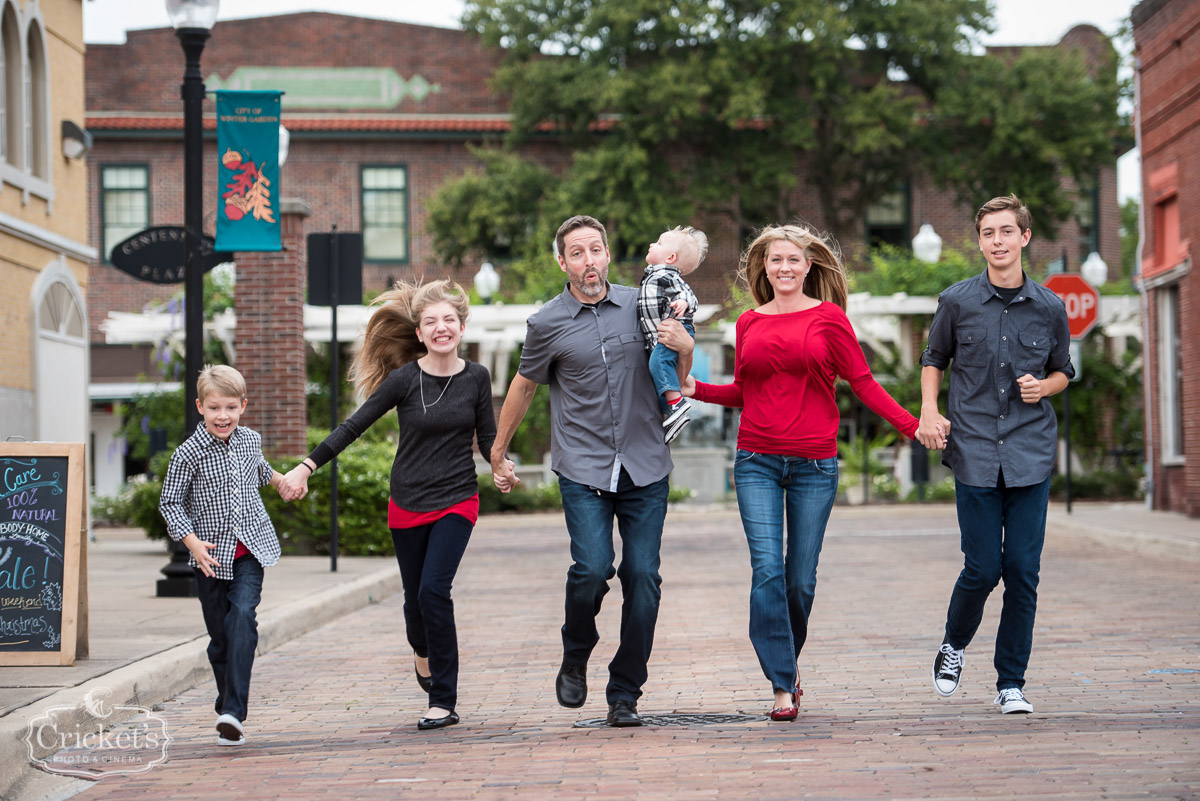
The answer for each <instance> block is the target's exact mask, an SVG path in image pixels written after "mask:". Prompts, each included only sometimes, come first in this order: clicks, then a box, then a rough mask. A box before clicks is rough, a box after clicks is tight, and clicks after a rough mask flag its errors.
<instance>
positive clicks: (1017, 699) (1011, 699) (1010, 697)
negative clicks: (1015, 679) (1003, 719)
mask: <svg viewBox="0 0 1200 801" xmlns="http://www.w3.org/2000/svg"><path fill="white" fill-rule="evenodd" d="M992 703H993V704H999V705H1000V711H1001V712H1003V713H1004V714H1006V715H1010V714H1012V713H1013V712H1025V713H1029V712H1032V711H1033V704H1031V703H1029V699H1028V698H1026V697H1025V693H1023V692H1021V691H1020V689H1018V688H1016V687H1005V688H1004V689H1003V690H1001V691H1000V694H999V695H997V696H996V700H995V701H992Z"/></svg>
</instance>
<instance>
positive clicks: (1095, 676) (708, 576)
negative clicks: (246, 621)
mask: <svg viewBox="0 0 1200 801" xmlns="http://www.w3.org/2000/svg"><path fill="white" fill-rule="evenodd" d="M956 532H957V529H956V527H955V523H954V517H953V510H952V509H950V508H947V507H940V506H934V507H926V508H922V509H914V508H912V507H907V508H904V509H883V508H876V509H865V510H851V509H847V508H843V507H839V508H837V509H836V510H835V512H834V519H833V521H832V523H831V528H830V533H829V535H828V536H827V538H826V542H825V548H824V552H823V554H822V560H821V569H820V580H819V584H818V588H817V596H816V605H815V608H814V617H813V624H812V633H811V635H810V638H809V643H808V647H807V648H806V650H805V653H804V655H803V656H802V658H801V669H802V670H801V686H802V687H803V688H804V690H805V696H804V698H803V699H802V703H801V716H800V718H799V719H798V720H797V721H796V722H794V723H790V724H789V723H768V722H760V721H755V722H749V723H725V724H721V725H699V724H697V723H693V724H691V725H687V726H683V727H680V726H646V727H643V728H641V729H623V730H613V729H607V728H597V729H588V728H574V727H573V724H574V723H575V722H576V721H579V720H586V719H593V718H598V717H602V716H603V715H604V713H605V710H606V707H605V704H604V692H603V687H604V681H605V678H606V671H605V669H604V666H605V665H606V663H607V659H608V658H609V657H610V656H611V654H612V650H613V648H614V647H615V643H616V632H617V628H618V625H619V615H618V612H619V605H620V591H619V587H617V585H616V582H615V581H614V583H613V587H614V591H613V592H611V593H610V594H609V596H608V597H607V599H606V602H605V607H604V611H603V613H602V616H601V621H600V622H601V642H600V645H599V647H598V648H597V652H596V654H595V656H594V657H593V660H592V664H591V669H590V671H589V677H590V679H591V681H590V689H591V694H590V696H589V700H588V703H587V705H586V706H585V707H584V708H583V709H582V710H567V709H563V708H560V707H559V706H557V704H556V703H555V701H554V692H553V680H554V674H555V671H556V669H557V667H558V663H559V659H560V640H559V634H558V627H559V625H560V624H561V619H560V617H561V608H562V602H563V579H564V575H565V570H566V568H567V565H568V561H569V560H568V557H567V544H566V537H565V533H564V530H563V527H562V523H561V517H559V516H533V517H509V518H502V519H490V520H485V521H484V523H483V524H482V525H481V526H480V527H479V528H478V529H477V530H476V534H475V538H474V540H473V542H472V544H471V547H470V548H469V549H468V551H467V557H466V560H465V562H464V565H463V568H462V570H461V571H460V573H459V579H458V582H457V585H456V588H455V599H456V606H457V616H458V620H459V632H460V639H461V650H462V661H463V669H462V674H461V687H460V703H459V707H458V711H459V713H460V714H461V716H462V719H463V722H462V723H461V724H460V725H458V726H455V727H451V728H449V729H446V730H442V731H437V732H430V733H421V732H418V731H417V730H416V727H415V723H416V719H417V717H419V715H420V713H421V712H423V711H424V695H423V694H422V693H421V692H420V690H419V689H418V687H417V684H416V682H415V680H414V679H413V675H412V659H411V654H410V652H409V649H408V646H407V644H406V642H405V639H404V635H403V619H402V617H401V602H400V597H399V596H393V597H391V598H388V599H386V600H385V601H384V602H382V603H380V604H377V605H374V606H370V607H368V608H366V609H364V610H362V611H360V612H357V613H354V614H351V615H349V616H347V617H345V618H343V619H341V620H340V621H337V622H335V623H333V624H331V625H328V626H326V627H324V628H322V629H319V630H317V631H315V632H313V633H310V634H308V635H306V636H303V637H301V638H299V639H296V640H293V641H292V642H290V643H287V644H286V645H283V646H281V647H279V648H278V649H276V650H274V651H272V652H271V653H268V654H266V655H265V656H262V657H260V659H259V661H258V662H257V664H256V668H255V676H254V685H253V687H252V706H251V710H250V720H249V721H247V732H248V736H249V740H248V744H247V746H246V747H244V748H241V749H218V748H217V746H216V742H215V739H216V738H215V735H214V733H213V731H212V729H211V724H212V718H213V715H212V714H211V708H212V707H211V700H212V696H213V689H212V686H211V683H209V684H206V685H204V686H201V687H198V688H196V689H195V690H192V691H190V692H188V693H185V694H184V695H183V696H182V697H180V698H178V699H175V700H174V701H171V702H169V703H167V704H166V705H165V709H164V711H163V713H162V714H163V715H164V716H165V717H166V718H167V720H168V721H169V725H170V727H171V734H172V736H173V737H174V738H176V739H175V740H174V742H173V743H172V744H171V749H170V760H169V761H168V762H167V764H165V765H162V766H159V767H156V768H155V769H153V770H151V771H149V772H148V773H145V774H140V775H137V776H130V777H111V778H106V779H104V780H102V781H100V782H97V783H96V784H94V785H91V786H89V787H88V788H87V789H86V791H85V792H84V793H83V794H81V795H79V796H77V797H78V798H82V799H87V801H98V800H99V799H149V798H154V799H172V801H179V800H181V799H211V798H215V797H221V798H228V799H271V798H280V799H308V798H322V799H324V798H328V799H342V798H379V799H385V798H397V797H400V798H405V799H409V798H411V799H434V798H436V799H440V800H441V801H452V800H456V799H513V798H520V799H522V801H539V800H540V799H550V798H554V799H577V798H586V799H641V798H645V799H659V798H686V799H707V798H739V799H796V798H816V799H821V798H838V799H859V798H936V799H951V798H1030V797H1038V798H1060V799H1101V798H1104V799H1120V798H1180V799H1182V798H1200V701H1198V700H1197V694H1198V691H1200V673H1155V672H1152V671H1157V670H1170V669H1176V670H1178V669H1190V670H1196V669H1200V614H1198V613H1197V610H1198V608H1200V586H1198V585H1197V581H1196V576H1197V570H1196V564H1195V563H1189V562H1176V561H1172V560H1169V559H1164V558H1159V557H1150V556H1144V555H1139V554H1134V553H1128V552H1125V551H1118V550H1113V549H1108V548H1105V547H1102V546H1099V545H1096V544H1093V543H1091V542H1089V541H1086V540H1083V539H1079V538H1072V537H1061V536H1060V537H1056V536H1054V532H1053V531H1051V532H1050V535H1049V539H1048V544H1047V549H1046V556H1045V559H1044V564H1043V570H1042V583H1041V593H1040V604H1039V606H1040V608H1039V616H1038V626H1037V630H1036V632H1035V639H1034V652H1033V660H1032V664H1031V665H1030V669H1029V673H1028V685H1027V687H1026V691H1027V693H1028V695H1029V697H1030V700H1031V701H1032V702H1033V704H1034V705H1035V708H1036V714H1035V715H1032V716H1025V717H1021V716H1002V715H1000V714H999V712H998V711H997V710H996V708H995V707H993V706H992V699H993V697H994V696H995V689H994V680H995V674H994V671H993V669H992V666H991V640H992V636H993V634H994V631H995V626H996V619H997V615H998V611H999V601H1000V598H999V593H996V594H995V595H993V598H992V601H991V603H990V604H989V607H988V615H987V617H986V618H985V620H984V624H983V627H982V628H981V631H980V636H979V637H978V638H977V639H976V642H975V643H974V644H973V646H972V647H971V648H970V649H968V651H967V661H966V672H965V674H964V682H963V686H962V688H961V689H960V690H959V692H958V694H957V695H956V696H954V697H953V698H952V699H941V698H938V697H937V696H935V694H934V693H933V691H932V689H931V687H930V679H929V668H930V664H931V662H932V658H933V653H934V651H935V649H936V647H937V644H938V643H939V642H940V638H941V626H942V622H943V615H944V613H945V606H946V601H947V600H948V598H949V592H950V589H951V586H952V584H953V581H954V578H955V576H956V575H957V571H958V567H959V564H960V558H961V557H960V554H959V552H958V547H957V541H958V540H957V533H956ZM662 572H663V576H664V582H663V604H662V613H661V616H660V620H659V628H658V634H657V639H656V648H655V652H654V658H653V660H652V662H651V666H650V681H649V682H648V684H647V685H646V687H645V692H646V695H645V696H644V697H643V699H642V702H641V705H640V709H641V711H642V713H643V714H666V713H684V712H691V713H705V714H716V713H729V714H736V713H740V712H744V713H748V714H753V715H762V714H763V713H764V712H765V711H766V710H767V708H768V707H769V706H770V702H771V693H770V688H769V687H768V686H767V684H766V682H765V680H764V679H763V677H762V674H761V672H760V671H759V668H758V664H757V661H756V659H755V657H754V653H753V650H752V649H751V647H750V643H749V640H748V638H747V635H746V628H747V609H746V606H747V595H748V592H749V566H748V558H747V555H746V547H745V543H744V539H743V536H742V533H741V527H740V524H739V523H738V520H737V516H736V513H734V512H727V511H716V512H711V513H707V514H698V513H693V512H688V513H672V515H671V516H670V517H669V519H668V530H667V534H666V537H665V539H664V548H663V571H662ZM267 581H268V582H269V581H270V572H269V571H268V574H267ZM196 618H197V625H199V609H198V608H197V609H196Z"/></svg>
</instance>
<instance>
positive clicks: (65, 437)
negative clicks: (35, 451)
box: [30, 257, 89, 442]
mask: <svg viewBox="0 0 1200 801" xmlns="http://www.w3.org/2000/svg"><path fill="white" fill-rule="evenodd" d="M30 299H31V300H32V301H33V311H34V318H33V319H34V324H35V330H36V337H35V347H34V354H35V355H34V387H35V399H36V400H35V414H36V419H37V431H36V436H37V438H38V439H41V440H46V441H48V442H86V441H87V433H88V391H87V376H88V373H89V370H88V341H87V306H86V305H85V304H84V298H83V291H82V289H81V288H80V286H79V283H78V282H77V281H76V280H75V277H74V275H72V273H71V271H70V269H68V267H67V264H66V260H65V259H63V258H61V257H59V258H58V259H56V260H55V261H53V262H51V263H50V264H48V265H47V266H46V267H45V269H43V270H42V272H41V273H40V274H39V275H38V277H37V279H36V280H35V281H34V285H33V293H32V297H31V298H30Z"/></svg>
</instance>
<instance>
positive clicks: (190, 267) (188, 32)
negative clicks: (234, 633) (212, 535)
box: [155, 0, 219, 597]
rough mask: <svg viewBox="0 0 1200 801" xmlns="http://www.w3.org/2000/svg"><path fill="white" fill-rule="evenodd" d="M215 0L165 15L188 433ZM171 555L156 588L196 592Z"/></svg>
mask: <svg viewBox="0 0 1200 801" xmlns="http://www.w3.org/2000/svg"><path fill="white" fill-rule="evenodd" d="M218 5H219V0H167V16H168V17H170V19H171V26H172V27H174V28H175V35H176V36H178V37H179V43H180V45H182V46H183V54H184V59H185V63H186V67H185V68H184V72H183V85H182V86H181V87H180V96H181V97H182V98H183V247H184V261H183V293H184V294H183V297H184V301H183V302H184V312H183V330H184V336H185V337H186V339H187V342H186V346H185V347H186V350H185V355H184V366H185V368H186V369H185V371H184V376H183V397H184V401H183V403H184V419H185V420H187V428H186V429H185V430H184V436H185V437H186V436H189V435H190V434H191V432H192V431H194V430H195V428H196V425H197V424H198V423H199V422H200V410H199V409H197V408H196V379H197V378H198V377H199V375H200V370H201V369H202V368H203V366H204V266H203V264H202V263H201V260H202V258H203V255H202V253H201V245H202V244H203V241H204V240H203V236H204V230H203V229H204V183H203V182H204V79H203V77H202V76H201V75H200V54H201V53H202V52H204V44H205V42H207V41H208V37H209V35H210V33H209V32H210V31H211V29H212V26H213V24H214V23H215V22H216V21H217V6H218ZM168 550H169V551H170V552H171V561H170V562H168V563H167V565H166V567H164V568H162V570H161V571H160V572H161V573H162V574H163V575H164V576H166V578H162V579H159V581H158V586H157V589H156V592H155V594H156V595H157V596H159V597H180V596H189V595H195V594H196V579H195V576H194V574H193V573H192V569H191V568H190V567H188V564H187V556H188V554H187V548H185V547H184V546H183V545H181V544H180V543H178V542H175V541H173V540H172V541H171V542H170V543H169V545H168Z"/></svg>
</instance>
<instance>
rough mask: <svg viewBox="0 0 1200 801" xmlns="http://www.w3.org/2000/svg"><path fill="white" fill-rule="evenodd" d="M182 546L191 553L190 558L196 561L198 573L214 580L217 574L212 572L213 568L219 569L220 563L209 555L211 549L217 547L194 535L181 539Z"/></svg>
mask: <svg viewBox="0 0 1200 801" xmlns="http://www.w3.org/2000/svg"><path fill="white" fill-rule="evenodd" d="M183 544H184V545H186V546H187V549H188V550H189V551H191V552H192V556H193V557H194V558H195V560H196V566H197V567H199V568H200V572H201V573H203V574H204V575H206V576H208V577H209V578H216V577H217V574H216V572H215V571H214V570H213V568H214V567H220V566H221V565H220V563H219V562H218V561H217V560H216V559H214V558H213V557H212V554H210V553H209V551H211V550H212V549H213V548H216V547H217V544H216V543H215V542H205V541H204V540H202V539H200V538H199V537H197V536H196V535H195V534H188V535H187V536H186V537H184V538H183Z"/></svg>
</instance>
